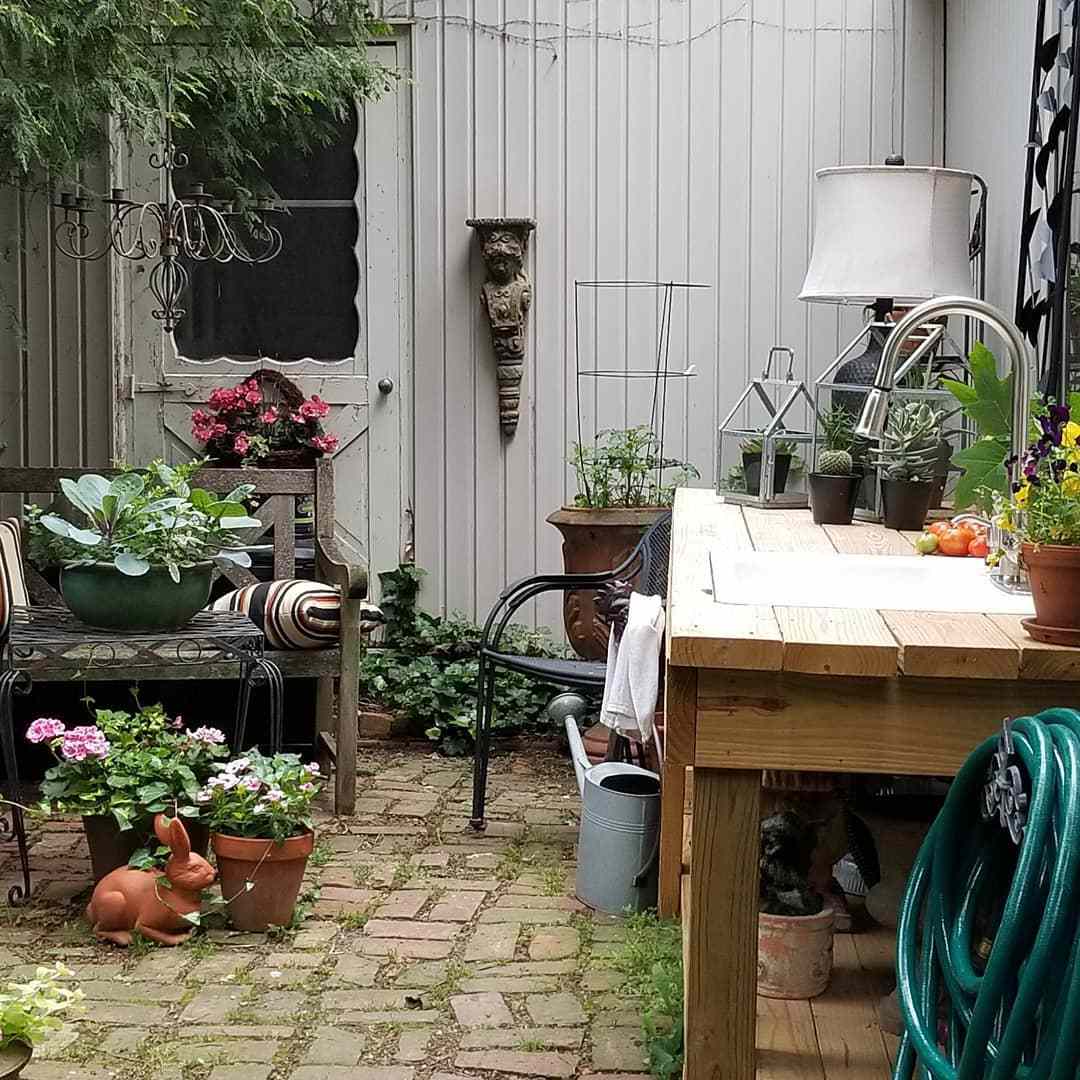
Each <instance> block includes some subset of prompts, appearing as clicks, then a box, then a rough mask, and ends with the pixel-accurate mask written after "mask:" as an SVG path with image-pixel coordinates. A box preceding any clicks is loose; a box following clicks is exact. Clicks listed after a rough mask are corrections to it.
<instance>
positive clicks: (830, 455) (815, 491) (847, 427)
mask: <svg viewBox="0 0 1080 1080" xmlns="http://www.w3.org/2000/svg"><path fill="white" fill-rule="evenodd" d="M821 430H822V433H823V435H824V440H825V447H824V449H822V450H819V451H818V457H817V470H816V471H815V472H812V473H811V474H810V481H809V483H810V509H811V511H812V512H813V515H814V521H815V522H816V523H817V524H818V525H850V524H851V519H852V517H853V516H854V514H855V503H856V501H857V499H858V497H859V486H860V485H861V484H862V470H861V469H860V470H859V471H856V469H855V460H854V458H853V457H852V453H851V448H852V444H853V443H854V440H855V421H854V420H853V419H852V416H851V413H850V412H849V411H848V410H847V409H845V408H843V407H842V406H839V405H836V406H834V407H833V408H832V409H830V410H829V411H828V412H827V413H825V415H824V416H822V418H821Z"/></svg>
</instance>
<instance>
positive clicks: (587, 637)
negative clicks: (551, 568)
mask: <svg viewBox="0 0 1080 1080" xmlns="http://www.w3.org/2000/svg"><path fill="white" fill-rule="evenodd" d="M667 512H668V511H667V508H666V507H663V506H642V507H629V508H623V509H619V508H612V509H608V510H594V509H591V508H586V507H577V506H564V507H563V508H562V509H561V510H556V511H555V513H553V514H551V515H550V516H549V517H548V519H547V520H548V522H549V523H550V524H552V525H554V526H555V528H557V529H558V530H559V532H561V533H562V537H563V548H562V550H563V569H564V570H565V571H566V572H567V573H568V574H578V573H590V572H593V571H597V570H613V569H614V568H615V567H616V566H618V565H619V564H620V563H621V562H622V561H623V560H624V559H626V558H627V556H629V554H630V553H631V552H632V551H633V550H634V548H635V547H637V543H638V541H639V540H640V539H641V537H642V536H643V535H644V533H645V530H646V529H648V527H649V526H650V525H652V524H653V523H654V522H656V521H658V520H659V519H660V517H661V516H662V515H663V514H666V513H667ZM635 584H636V581H635ZM595 593H596V590H595V588H593V589H576V590H574V591H572V592H567V593H566V594H565V597H564V600H563V622H564V624H565V626H566V636H567V637H568V638H569V639H570V644H571V646H573V649H574V651H575V652H576V653H577V654H578V656H581V657H583V658H584V659H586V660H603V659H605V657H606V656H607V641H608V627H607V624H606V623H605V622H603V621H602V620H601V619H600V618H599V616H598V615H597V614H596V603H595V600H594V596H595Z"/></svg>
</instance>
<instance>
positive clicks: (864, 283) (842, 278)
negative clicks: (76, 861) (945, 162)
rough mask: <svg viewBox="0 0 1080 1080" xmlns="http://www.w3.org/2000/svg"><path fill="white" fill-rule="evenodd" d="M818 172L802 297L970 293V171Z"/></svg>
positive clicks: (911, 299)
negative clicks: (812, 236)
mask: <svg viewBox="0 0 1080 1080" xmlns="http://www.w3.org/2000/svg"><path fill="white" fill-rule="evenodd" d="M816 176H817V184H816V203H815V213H814V248H813V252H812V254H811V256H810V266H809V267H808V268H807V271H806V280H805V281H804V282H803V287H802V292H800V293H799V299H800V300H820V301H826V302H831V303H849V302H851V303H853V302H862V303H864V304H869V303H873V302H874V301H875V300H877V299H879V298H880V299H891V300H894V301H895V302H896V303H897V304H905V305H906V304H914V303H917V302H919V301H921V300H929V299H930V298H931V297H932V296H946V295H951V294H956V295H960V296H970V295H971V293H972V283H971V266H970V263H969V261H968V243H969V239H970V236H971V189H972V183H973V180H974V177H973V175H972V174H971V173H969V172H962V171H960V170H958V169H935V168H930V167H928V166H907V165H853V166H843V167H840V168H835V169H821V170H820V171H819V172H818V173H817V174H816Z"/></svg>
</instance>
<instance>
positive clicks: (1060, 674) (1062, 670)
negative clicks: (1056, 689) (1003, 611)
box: [986, 615, 1080, 682]
mask: <svg viewBox="0 0 1080 1080" xmlns="http://www.w3.org/2000/svg"><path fill="white" fill-rule="evenodd" d="M986 617H987V618H988V619H989V620H990V621H991V622H992V623H993V624H994V625H995V626H996V627H997V628H998V629H999V630H1000V631H1001V632H1002V633H1003V634H1004V635H1005V636H1006V637H1007V638H1008V639H1009V640H1010V641H1011V642H1012V643H1013V644H1014V645H1015V646H1016V647H1017V649H1019V650H1020V678H1021V679H1045V680H1049V681H1057V682H1077V681H1080V649H1067V648H1065V647H1064V646H1062V645H1047V644H1044V643H1043V642H1041V641H1036V640H1035V639H1034V638H1033V637H1031V636H1030V635H1029V634H1028V632H1027V631H1026V630H1025V629H1024V627H1023V626H1022V625H1021V622H1020V620H1021V619H1022V618H1023V616H1022V615H987V616H986Z"/></svg>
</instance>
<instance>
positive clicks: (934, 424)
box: [870, 401, 944, 480]
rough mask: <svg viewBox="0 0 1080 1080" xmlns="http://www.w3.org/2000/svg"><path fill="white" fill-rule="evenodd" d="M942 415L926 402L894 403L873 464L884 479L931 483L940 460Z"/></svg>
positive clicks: (874, 452) (873, 456) (872, 453)
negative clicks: (928, 481)
mask: <svg viewBox="0 0 1080 1080" xmlns="http://www.w3.org/2000/svg"><path fill="white" fill-rule="evenodd" d="M943 418H944V414H943V413H942V412H941V411H940V410H938V409H933V408H931V407H930V406H929V405H928V404H927V403H926V402H925V401H908V402H897V403H896V404H894V405H893V406H892V408H891V409H889V415H888V419H887V420H886V421H885V431H884V432H883V433H882V437H881V445H880V446H878V447H877V448H875V449H874V450H872V451H871V452H870V453H871V457H872V458H873V460H874V464H875V465H877V466H878V468H879V469H881V473H882V476H883V477H884V478H885V479H887V480H930V479H932V478H933V475H934V469H935V467H936V465H937V463H938V461H939V459H940V456H941V450H940V443H941V423H942V420H943Z"/></svg>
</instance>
